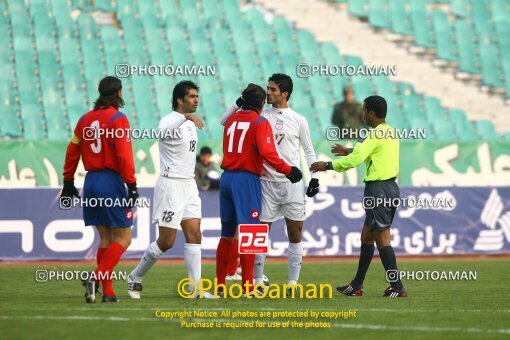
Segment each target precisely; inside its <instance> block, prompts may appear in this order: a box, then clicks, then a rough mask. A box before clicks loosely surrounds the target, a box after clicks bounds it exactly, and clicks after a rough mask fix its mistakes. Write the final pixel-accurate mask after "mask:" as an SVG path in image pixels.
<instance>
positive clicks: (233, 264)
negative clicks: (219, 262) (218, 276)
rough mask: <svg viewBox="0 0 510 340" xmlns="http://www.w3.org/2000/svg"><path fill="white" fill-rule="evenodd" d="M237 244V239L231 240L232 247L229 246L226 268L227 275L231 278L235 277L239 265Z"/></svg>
mask: <svg viewBox="0 0 510 340" xmlns="http://www.w3.org/2000/svg"><path fill="white" fill-rule="evenodd" d="M238 244H239V242H238V241H237V239H236V238H235V239H233V240H232V245H231V246H230V254H229V256H228V266H227V274H228V275H230V276H232V275H235V273H236V270H237V266H238V265H239V262H238V259H239V249H238V248H237V247H238Z"/></svg>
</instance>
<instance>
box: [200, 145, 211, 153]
mask: <svg viewBox="0 0 510 340" xmlns="http://www.w3.org/2000/svg"><path fill="white" fill-rule="evenodd" d="M200 155H212V150H211V148H210V147H208V146H204V147H202V149H200Z"/></svg>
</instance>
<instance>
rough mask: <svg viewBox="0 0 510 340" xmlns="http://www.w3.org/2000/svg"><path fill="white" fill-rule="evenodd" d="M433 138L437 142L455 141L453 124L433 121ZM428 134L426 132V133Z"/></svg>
mask: <svg viewBox="0 0 510 340" xmlns="http://www.w3.org/2000/svg"><path fill="white" fill-rule="evenodd" d="M433 124H434V132H435V137H436V139H437V140H439V141H446V140H455V139H456V136H455V134H454V133H453V131H455V127H454V124H453V123H452V122H451V121H448V120H444V119H435V120H433ZM427 134H428V131H427Z"/></svg>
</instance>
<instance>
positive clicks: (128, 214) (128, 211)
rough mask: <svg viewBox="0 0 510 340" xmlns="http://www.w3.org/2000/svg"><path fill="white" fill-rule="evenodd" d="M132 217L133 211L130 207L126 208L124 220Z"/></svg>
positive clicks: (130, 219) (129, 219)
mask: <svg viewBox="0 0 510 340" xmlns="http://www.w3.org/2000/svg"><path fill="white" fill-rule="evenodd" d="M133 217H134V216H133V211H132V210H131V209H128V210H126V221H132V220H133Z"/></svg>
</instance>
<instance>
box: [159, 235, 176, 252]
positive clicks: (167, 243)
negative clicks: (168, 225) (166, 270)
mask: <svg viewBox="0 0 510 340" xmlns="http://www.w3.org/2000/svg"><path fill="white" fill-rule="evenodd" d="M174 242H175V238H173V237H172V238H170V237H167V238H159V239H158V242H157V243H158V247H159V249H161V251H162V252H166V251H167V250H168V249H170V248H172V247H173V246H174Z"/></svg>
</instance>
